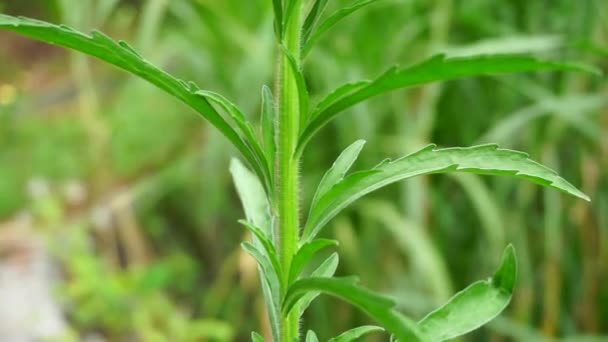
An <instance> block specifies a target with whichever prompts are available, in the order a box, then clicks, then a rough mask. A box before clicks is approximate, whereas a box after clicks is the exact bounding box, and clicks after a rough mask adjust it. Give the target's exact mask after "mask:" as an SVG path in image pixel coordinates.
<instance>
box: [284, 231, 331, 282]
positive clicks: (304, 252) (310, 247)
mask: <svg viewBox="0 0 608 342" xmlns="http://www.w3.org/2000/svg"><path fill="white" fill-rule="evenodd" d="M337 245H338V241H336V240H328V239H317V240H313V241H311V242H307V243H305V244H303V245H302V246H301V247H300V248H299V249H298V252H297V253H296V255H294V257H293V259H292V260H291V266H290V269H289V283H291V282H293V281H294V280H295V279H296V278H297V277H298V275H300V272H302V269H303V268H304V267H305V266H306V264H307V263H308V262H309V261H310V259H311V258H312V257H313V256H314V255H315V253H317V252H318V251H320V250H321V249H323V248H326V247H329V246H337Z"/></svg>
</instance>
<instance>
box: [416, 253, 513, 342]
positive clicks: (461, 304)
mask: <svg viewBox="0 0 608 342" xmlns="http://www.w3.org/2000/svg"><path fill="white" fill-rule="evenodd" d="M516 278H517V260H516V257H515V250H514V248H513V246H511V245H509V246H508V247H507V248H506V249H505V252H504V254H503V259H502V264H501V266H500V268H499V269H498V271H496V273H495V274H494V276H493V277H492V278H491V279H490V280H483V281H478V282H476V283H473V284H472V285H470V286H469V287H467V288H466V289H464V290H463V291H461V292H459V293H457V294H456V295H455V296H454V297H452V299H450V301H449V302H448V303H447V304H445V305H443V306H442V307H440V308H439V309H437V310H435V311H433V312H431V313H430V314H429V315H427V316H426V317H425V318H423V319H422V320H421V321H420V322H419V323H418V327H419V329H420V331H421V332H422V333H423V334H424V336H425V338H426V339H427V340H429V341H444V340H448V339H452V338H455V337H458V336H461V335H464V334H466V333H468V332H470V331H473V330H475V329H477V328H479V327H480V326H482V325H484V324H486V323H487V322H489V321H491V320H492V319H493V318H494V317H496V316H497V315H498V314H499V313H500V312H502V311H503V310H504V308H506V307H507V305H508V304H509V302H510V301H511V296H512V294H513V289H514V287H515V281H516Z"/></svg>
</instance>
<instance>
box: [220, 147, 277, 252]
mask: <svg viewBox="0 0 608 342" xmlns="http://www.w3.org/2000/svg"><path fill="white" fill-rule="evenodd" d="M230 173H231V174H232V180H233V182H234V186H235V187H236V191H237V193H238V195H239V198H240V200H241V203H242V205H243V210H244V211H245V217H246V218H247V221H249V222H251V224H252V225H254V226H256V227H259V228H260V229H262V231H263V232H264V235H265V236H266V238H267V239H269V240H271V241H272V240H273V235H272V227H271V221H270V207H269V203H268V200H267V198H266V195H265V194H264V187H263V186H262V183H261V182H260V180H259V178H258V177H257V176H256V175H255V174H253V173H252V172H251V171H249V170H248V169H247V168H246V167H245V166H244V165H243V164H242V163H241V162H240V161H239V160H238V159H236V158H233V159H232V160H231V162H230Z"/></svg>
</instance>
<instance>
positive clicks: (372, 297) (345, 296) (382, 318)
mask: <svg viewBox="0 0 608 342" xmlns="http://www.w3.org/2000/svg"><path fill="white" fill-rule="evenodd" d="M311 291H315V292H321V293H324V294H327V295H330V296H333V297H337V298H340V299H342V300H345V301H347V302H348V303H350V304H352V305H354V306H355V307H357V308H358V309H360V310H361V311H363V312H365V313H366V314H367V315H369V316H370V317H371V318H373V319H374V320H376V321H377V322H378V323H380V324H381V325H382V326H383V327H384V328H385V329H386V330H388V331H389V332H391V333H392V334H394V335H395V336H396V337H397V338H398V339H399V340H401V341H419V340H421V336H422V334H421V333H420V332H419V331H418V328H417V326H416V324H415V323H414V322H412V321H411V320H410V319H408V318H406V317H405V316H403V315H401V314H400V313H399V312H397V311H395V310H394V309H393V307H394V306H395V303H394V302H393V300H392V299H389V298H387V297H384V296H381V295H378V294H376V293H374V292H371V291H370V290H368V289H365V288H363V287H361V286H359V285H357V284H356V278H304V279H301V280H298V281H297V282H295V283H294V284H293V285H291V287H290V288H289V290H288V291H287V295H286V297H285V300H284V302H283V312H284V313H286V312H289V311H290V310H291V308H292V307H293V305H294V304H295V303H296V302H297V301H298V300H299V299H300V298H301V297H302V296H304V295H305V294H307V293H310V292H311Z"/></svg>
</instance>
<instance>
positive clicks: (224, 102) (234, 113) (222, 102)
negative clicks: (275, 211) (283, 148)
mask: <svg viewBox="0 0 608 342" xmlns="http://www.w3.org/2000/svg"><path fill="white" fill-rule="evenodd" d="M195 94H197V95H200V96H203V97H205V98H207V99H208V100H209V101H211V102H213V103H216V104H218V105H219V106H220V107H221V108H222V109H223V110H224V111H225V112H226V113H227V114H228V115H229V116H230V117H231V118H232V120H233V121H234V122H235V123H236V125H237V127H238V128H239V130H240V133H241V134H242V135H243V136H244V137H245V143H247V145H248V146H250V147H251V149H252V150H253V152H254V156H255V157H256V160H257V161H258V163H259V166H260V168H262V169H263V170H264V172H265V175H269V176H270V177H271V176H272V175H271V173H270V164H269V162H268V160H267V158H266V155H265V154H264V152H263V151H262V148H261V147H260V144H259V143H258V139H257V138H256V136H255V131H254V130H253V126H252V125H251V123H250V122H249V121H248V120H247V118H246V117H245V114H243V112H242V111H241V110H240V109H239V107H237V105H235V104H234V103H232V102H231V101H230V100H228V99H227V98H225V97H224V96H223V95H221V94H218V93H215V92H212V91H207V90H198V91H196V93H195ZM265 178H267V179H266V181H268V182H269V184H272V179H271V178H269V177H268V176H267V177H265Z"/></svg>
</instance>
